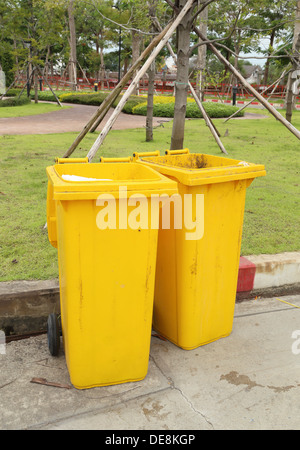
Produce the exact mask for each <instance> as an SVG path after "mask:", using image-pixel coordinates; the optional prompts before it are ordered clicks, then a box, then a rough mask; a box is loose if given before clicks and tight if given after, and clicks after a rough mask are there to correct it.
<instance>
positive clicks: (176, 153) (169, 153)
mask: <svg viewBox="0 0 300 450" xmlns="http://www.w3.org/2000/svg"><path fill="white" fill-rule="evenodd" d="M186 153H190V151H189V149H188V148H184V149H182V150H166V152H165V154H166V155H183V154H186Z"/></svg>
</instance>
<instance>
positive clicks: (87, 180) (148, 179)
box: [46, 162, 178, 200]
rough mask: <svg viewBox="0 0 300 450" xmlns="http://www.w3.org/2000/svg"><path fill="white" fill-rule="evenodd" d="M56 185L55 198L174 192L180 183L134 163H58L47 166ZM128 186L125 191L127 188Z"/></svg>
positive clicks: (82, 198) (91, 197)
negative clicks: (120, 193)
mask: <svg viewBox="0 0 300 450" xmlns="http://www.w3.org/2000/svg"><path fill="white" fill-rule="evenodd" d="M46 171H47V176H48V179H49V181H50V182H51V183H52V185H53V198H54V199H55V200H84V199H87V200H88V199H97V197H98V196H99V194H105V193H108V194H113V195H114V196H115V198H118V197H119V192H120V188H121V189H122V197H124V190H125V189H126V190H127V194H128V195H133V194H143V195H145V196H146V197H150V196H151V195H152V194H167V195H172V194H175V193H177V192H178V188H177V183H176V182H175V181H172V180H170V179H169V178H167V177H165V176H164V175H163V174H161V173H159V172H157V171H155V170H153V169H152V168H150V167H147V166H144V165H141V164H137V163H134V162H130V163H106V164H100V163H96V164H91V163H84V164H78V163H71V164H55V165H54V166H49V167H47V169H46ZM126 190H125V192H126Z"/></svg>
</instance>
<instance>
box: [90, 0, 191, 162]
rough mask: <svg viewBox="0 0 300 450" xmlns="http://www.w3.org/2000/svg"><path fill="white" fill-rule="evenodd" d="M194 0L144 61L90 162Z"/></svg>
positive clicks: (93, 147) (91, 154) (91, 153)
mask: <svg viewBox="0 0 300 450" xmlns="http://www.w3.org/2000/svg"><path fill="white" fill-rule="evenodd" d="M193 3H194V0H188V1H187V2H186V4H185V6H184V7H183V8H182V10H181V11H180V13H179V14H178V16H177V17H176V19H175V20H174V21H173V23H172V25H171V26H170V27H169V29H168V31H167V32H166V33H165V35H164V37H163V39H161V41H160V42H159V44H158V45H157V47H156V48H155V49H154V50H153V52H152V54H151V55H150V56H149V58H148V59H147V61H146V62H145V63H144V65H143V67H142V68H141V69H140V70H139V71H138V73H137V75H136V76H135V78H134V79H133V81H132V83H131V84H130V86H129V88H128V89H127V91H126V93H125V94H124V95H123V97H122V99H121V100H120V102H119V104H118V106H117V107H116V108H115V110H114V112H113V114H112V115H111V117H110V118H109V120H108V121H107V123H106V125H105V127H104V128H103V130H102V131H101V133H100V134H99V136H98V138H97V139H96V141H95V142H94V144H93V146H92V147H91V149H90V151H89V153H88V155H87V156H88V158H89V162H91V161H92V160H93V159H94V157H95V155H96V153H97V151H98V149H99V148H100V146H101V145H102V143H103V142H104V139H105V138H106V136H107V134H108V132H109V130H110V129H111V128H112V126H113V124H114V123H115V121H116V119H117V117H118V115H119V114H120V112H121V111H122V109H123V107H124V105H125V104H126V102H127V100H128V98H129V97H130V95H131V93H132V92H133V90H134V89H135V87H136V86H137V85H138V82H139V80H140V79H141V78H142V76H143V75H144V74H145V72H146V71H147V70H148V69H149V67H150V65H151V64H152V61H153V60H154V59H155V58H156V57H157V55H158V54H159V53H160V51H161V50H162V49H163V47H164V46H165V45H166V43H167V42H168V40H169V39H170V37H171V36H172V34H173V32H174V31H175V30H176V28H177V26H178V25H179V24H180V22H181V20H182V19H183V17H184V16H185V15H186V13H187V11H188V10H189V9H190V8H191V7H192V6H193Z"/></svg>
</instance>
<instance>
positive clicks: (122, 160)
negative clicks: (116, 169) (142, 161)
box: [100, 156, 132, 163]
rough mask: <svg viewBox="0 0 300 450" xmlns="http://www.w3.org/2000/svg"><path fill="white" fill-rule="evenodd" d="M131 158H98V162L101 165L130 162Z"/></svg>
mask: <svg viewBox="0 0 300 450" xmlns="http://www.w3.org/2000/svg"><path fill="white" fill-rule="evenodd" d="M131 161H132V158H131V156H128V157H125V158H103V157H101V158H100V162H101V163H105V162H108V163H109V162H131Z"/></svg>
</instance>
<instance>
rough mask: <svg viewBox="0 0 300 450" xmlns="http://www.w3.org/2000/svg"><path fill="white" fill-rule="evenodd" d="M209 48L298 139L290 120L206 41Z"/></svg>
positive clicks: (296, 131) (299, 135)
mask: <svg viewBox="0 0 300 450" xmlns="http://www.w3.org/2000/svg"><path fill="white" fill-rule="evenodd" d="M194 31H195V32H196V34H197V35H198V36H199V37H200V38H201V39H202V40H203V41H205V36H204V35H203V34H202V33H201V31H200V30H198V28H197V27H195V26H194ZM207 45H208V47H209V48H210V50H211V51H212V52H213V53H214V55H216V56H217V58H218V59H219V60H220V61H221V62H222V63H223V64H224V65H225V67H227V68H228V69H229V70H230V72H231V73H232V74H233V75H234V76H235V77H236V78H237V79H238V80H239V81H240V82H241V83H242V84H243V85H244V86H245V88H246V89H248V91H250V92H251V94H252V95H253V96H254V97H256V98H257V100H259V102H260V103H261V104H262V105H263V106H264V107H265V108H266V109H267V110H268V111H269V112H270V113H271V114H272V115H273V116H274V117H275V119H277V120H279V122H281V123H282V124H283V125H284V126H285V127H286V128H287V129H288V130H289V131H290V132H291V133H293V134H294V136H296V137H297V138H298V139H300V131H299V130H297V128H295V127H294V126H293V125H292V124H291V123H290V122H288V121H287V120H286V119H285V118H284V117H283V116H282V115H281V114H280V113H279V112H278V111H277V110H276V109H275V108H274V107H273V106H272V105H270V103H269V102H268V101H267V100H265V99H264V97H263V96H262V95H261V94H259V93H258V92H257V90H256V89H254V87H253V86H251V84H249V83H248V81H246V80H245V78H244V77H243V76H242V75H241V74H240V72H239V71H238V70H236V69H235V68H234V67H233V65H232V64H230V62H228V61H227V59H226V58H225V57H224V56H223V55H222V54H221V53H220V52H219V51H218V50H217V49H216V47H215V46H214V45H213V44H211V43H210V42H208V43H207Z"/></svg>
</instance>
